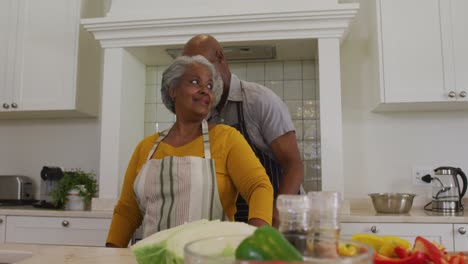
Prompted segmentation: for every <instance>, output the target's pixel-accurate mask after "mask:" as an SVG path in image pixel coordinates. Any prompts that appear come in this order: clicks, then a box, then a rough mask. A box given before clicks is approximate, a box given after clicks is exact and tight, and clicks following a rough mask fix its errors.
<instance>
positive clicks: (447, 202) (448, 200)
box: [422, 167, 467, 213]
mask: <svg viewBox="0 0 468 264" xmlns="http://www.w3.org/2000/svg"><path fill="white" fill-rule="evenodd" d="M458 176H460V178H461V179H462V183H463V185H462V186H460V182H459V181H458ZM422 180H423V181H425V182H427V183H430V182H432V202H430V203H428V204H426V206H424V209H425V210H430V211H433V212H442V213H455V212H461V211H463V204H462V198H463V196H464V195H465V192H466V188H467V179H466V175H465V173H464V172H463V171H462V170H461V169H460V168H454V167H439V168H437V169H435V170H434V177H431V175H426V176H424V177H422ZM429 205H432V206H431V208H430V209H428V207H429Z"/></svg>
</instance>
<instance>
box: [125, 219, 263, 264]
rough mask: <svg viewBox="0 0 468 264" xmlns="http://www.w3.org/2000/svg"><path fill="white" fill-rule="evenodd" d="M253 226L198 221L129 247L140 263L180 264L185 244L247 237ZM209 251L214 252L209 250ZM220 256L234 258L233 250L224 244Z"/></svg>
mask: <svg viewBox="0 0 468 264" xmlns="http://www.w3.org/2000/svg"><path fill="white" fill-rule="evenodd" d="M254 231H255V227H253V226H250V225H247V224H245V223H238V222H221V221H219V220H214V221H208V220H199V221H195V222H191V223H187V224H184V225H180V226H178V227H174V228H170V229H167V230H164V231H160V232H157V233H155V234H153V235H151V236H149V237H147V238H145V239H143V240H140V241H138V242H137V243H136V244H135V245H133V246H132V247H131V250H132V252H133V254H134V255H135V257H136V260H137V262H138V263H139V264H152V263H158V264H183V263H184V246H185V244H187V243H189V242H191V241H194V240H199V239H203V238H208V237H214V236H225V235H242V234H245V235H250V234H252V233H253V232H254ZM208 250H210V251H212V250H213V249H208ZM219 254H222V255H224V256H227V255H232V256H234V250H233V247H232V246H230V245H227V246H226V247H225V248H222V249H220V251H219Z"/></svg>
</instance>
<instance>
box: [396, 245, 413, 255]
mask: <svg viewBox="0 0 468 264" xmlns="http://www.w3.org/2000/svg"><path fill="white" fill-rule="evenodd" d="M408 250H409V249H406V248H402V247H401V246H397V247H395V254H396V255H397V256H398V257H399V258H406V257H408V256H409V255H410V252H408Z"/></svg>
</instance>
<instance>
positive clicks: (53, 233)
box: [5, 216, 111, 246]
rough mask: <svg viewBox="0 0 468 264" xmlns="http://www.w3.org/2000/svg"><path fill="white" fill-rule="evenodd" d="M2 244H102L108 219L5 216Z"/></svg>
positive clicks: (108, 223) (107, 228) (108, 225)
mask: <svg viewBox="0 0 468 264" xmlns="http://www.w3.org/2000/svg"><path fill="white" fill-rule="evenodd" d="M6 222H7V225H6V236H5V242H6V243H31V244H55V245H77V246H104V245H105V241H106V238H107V233H108V231H109V227H110V223H111V219H110V218H82V217H35V216H34V217H33V216H7V217H6Z"/></svg>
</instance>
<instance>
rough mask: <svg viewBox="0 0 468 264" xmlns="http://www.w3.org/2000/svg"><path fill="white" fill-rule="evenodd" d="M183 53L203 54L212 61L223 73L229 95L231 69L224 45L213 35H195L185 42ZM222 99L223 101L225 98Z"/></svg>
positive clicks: (225, 91) (189, 54) (225, 88)
mask: <svg viewBox="0 0 468 264" xmlns="http://www.w3.org/2000/svg"><path fill="white" fill-rule="evenodd" d="M182 55H185V56H195V55H202V56H203V57H205V58H206V59H207V60H208V61H210V62H211V63H212V64H213V65H214V66H215V67H216V70H218V72H219V73H220V74H221V78H222V79H223V83H224V86H223V87H224V98H226V97H227V93H228V92H229V85H230V84H231V71H230V70H229V66H228V64H227V63H226V60H225V59H224V51H223V47H222V46H221V44H219V42H218V41H217V40H216V39H215V38H214V37H213V36H211V35H208V34H200V35H196V36H194V37H193V38H191V39H190V40H189V41H188V42H187V44H185V46H184V51H183V53H182ZM221 100H222V101H223V98H221Z"/></svg>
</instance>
